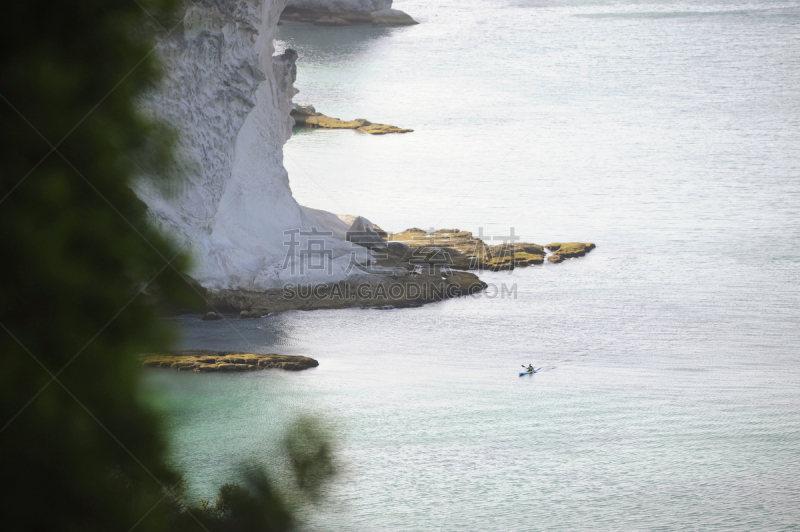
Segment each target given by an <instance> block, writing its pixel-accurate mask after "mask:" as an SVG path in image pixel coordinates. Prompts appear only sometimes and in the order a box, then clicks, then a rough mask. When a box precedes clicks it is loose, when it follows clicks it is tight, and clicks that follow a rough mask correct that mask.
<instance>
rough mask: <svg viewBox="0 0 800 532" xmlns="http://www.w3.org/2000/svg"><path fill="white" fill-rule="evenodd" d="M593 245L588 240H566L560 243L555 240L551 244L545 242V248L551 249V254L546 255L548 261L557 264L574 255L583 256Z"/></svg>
mask: <svg viewBox="0 0 800 532" xmlns="http://www.w3.org/2000/svg"><path fill="white" fill-rule="evenodd" d="M595 247H597V246H595V245H594V244H592V243H590V242H567V243H564V244H562V243H561V242H556V243H553V244H547V245H546V246H545V248H547V250H548V251H552V252H553V254H552V255H550V256H549V257H547V260H548V261H549V262H552V263H554V264H558V263H559V262H563V261H564V260H565V259H573V258H575V257H583V256H584V255H586V254H587V253H589V252H590V251H591V250H593V249H594V248H595Z"/></svg>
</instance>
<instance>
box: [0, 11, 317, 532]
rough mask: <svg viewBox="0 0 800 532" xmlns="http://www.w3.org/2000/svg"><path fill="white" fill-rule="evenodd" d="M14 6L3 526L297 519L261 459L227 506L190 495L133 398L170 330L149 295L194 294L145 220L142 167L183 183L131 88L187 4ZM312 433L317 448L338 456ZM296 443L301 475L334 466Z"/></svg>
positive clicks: (248, 524) (7, 137)
mask: <svg viewBox="0 0 800 532" xmlns="http://www.w3.org/2000/svg"><path fill="white" fill-rule="evenodd" d="M3 8H4V13H3V16H2V17H0V55H1V56H2V61H0V69H2V70H1V71H0V97H1V98H0V99H2V101H0V113H1V114H2V125H0V135H1V136H2V137H1V138H0V149H1V150H2V159H0V161H1V163H0V164H1V166H0V168H2V173H1V174H0V176H1V177H0V249H2V250H3V257H4V260H2V261H0V278H2V283H3V287H2V291H1V292H0V361H1V363H2V369H0V455H1V456H3V458H4V466H3V481H4V483H5V485H6V487H7V489H6V490H4V491H5V494H4V497H3V498H2V499H0V500H1V501H2V502H0V504H2V514H3V529H4V530H10V531H16V530H64V531H70V530H76V531H77V530H80V531H82V532H90V531H95V530H96V531H109V530H130V529H131V528H132V527H136V530H179V529H180V530H190V529H191V530H203V529H206V530H208V531H214V530H231V529H236V530H288V529H289V528H290V526H291V524H292V523H293V520H292V517H291V512H290V510H289V506H288V505H287V503H286V502H284V500H283V499H282V498H281V496H280V495H279V494H278V492H277V491H275V490H274V488H273V487H272V485H271V484H270V483H269V481H268V477H267V476H266V474H264V473H263V471H260V470H258V469H252V468H251V469H248V470H247V473H246V475H245V476H244V477H243V481H242V483H241V484H232V485H227V486H225V487H223V488H222V489H221V491H220V495H219V498H218V499H217V501H216V503H215V504H213V505H210V504H207V505H205V507H202V506H192V505H187V504H186V503H185V501H183V499H182V497H183V495H182V493H183V491H184V490H185V482H184V481H183V480H182V478H181V476H180V474H179V473H177V472H176V471H173V470H171V468H170V467H168V466H167V465H166V462H165V460H166V443H165V442H166V439H165V436H164V434H163V431H162V429H161V427H160V425H159V423H158V420H157V419H156V417H155V416H154V414H153V413H152V412H151V411H150V410H149V408H147V407H146V406H145V405H143V404H142V402H141V401H140V398H139V395H138V389H139V379H140V377H141V375H140V370H138V369H137V368H136V366H135V363H134V361H133V359H132V355H134V354H137V353H143V352H154V351H160V350H164V349H168V348H169V347H170V342H171V339H172V331H171V330H170V329H169V327H168V326H167V325H166V324H165V323H164V322H163V321H160V320H159V319H158V309H157V308H156V307H155V306H154V304H153V303H152V301H151V300H150V299H148V298H147V297H145V295H144V294H146V293H158V294H159V296H160V297H161V298H162V299H163V300H164V301H167V302H168V303H169V304H171V305H180V304H181V302H187V301H189V300H190V299H191V298H192V297H196V296H195V292H194V291H193V290H192V289H191V288H190V285H189V284H188V283H187V282H186V279H185V277H184V275H185V274H184V273H183V272H185V271H186V269H187V268H188V266H189V262H188V257H187V256H186V255H184V254H182V253H181V252H180V250H179V249H178V247H177V246H176V245H175V244H174V243H171V242H170V241H169V240H168V239H166V238H165V237H164V236H163V235H160V234H158V233H157V232H156V231H155V230H154V229H153V228H151V227H150V226H148V224H147V223H146V222H145V220H144V214H145V211H144V208H143V205H142V203H141V202H140V201H139V200H138V199H137V198H136V197H135V195H134V194H133V193H132V191H131V185H132V182H133V180H134V178H135V176H136V175H137V174H139V173H140V172H141V170H142V169H143V168H144V169H147V170H148V172H149V173H150V174H151V177H153V178H160V179H162V180H164V181H165V182H169V180H171V179H175V177H174V176H170V175H169V172H168V171H167V170H166V169H168V168H169V167H170V166H171V165H170V158H171V157H172V149H171V148H172V143H171V138H170V136H169V135H168V134H166V133H165V131H166V130H167V129H166V128H165V127H164V125H162V124H158V123H157V122H154V121H152V120H151V119H148V118H147V117H145V116H144V115H143V114H141V113H140V112H139V111H138V109H137V106H136V101H137V99H138V98H139V97H140V96H141V94H142V93H143V92H144V91H146V90H148V89H151V88H152V87H153V86H154V84H155V83H156V82H157V79H158V64H157V57H156V54H155V53H153V46H154V43H155V42H156V41H157V40H158V39H161V38H166V37H167V36H168V33H169V32H170V30H171V29H172V28H174V27H175V25H176V24H177V23H178V21H179V20H180V19H179V11H180V8H179V6H178V5H177V2H176V1H174V0H138V1H134V0H78V1H75V2H51V1H44V0H29V1H26V2H10V3H8V4H6V5H4V6H3ZM134 161H135V162H134ZM309 434H310V435H311V436H310V440H308V441H310V442H311V443H312V444H313V445H311V447H310V448H311V451H310V452H311V455H314V453H321V454H317V455H314V456H316V457H317V458H319V459H327V458H330V454H329V450H323V451H320V449H319V448H320V447H323V448H326V449H327V447H326V446H327V445H328V444H326V443H325V442H324V441H322V440H314V436H313V434H314V432H313V430H311V432H309ZM314 442H316V443H314ZM315 445H316V446H317V449H316V451H315V450H314V446H315ZM292 453H294V454H297V453H300V455H298V458H296V459H295V460H296V461H297V464H298V470H304V471H307V472H306V473H301V475H302V476H303V478H305V477H306V476H308V474H309V473H308V472H311V471H314V469H315V468H316V473H314V474H313V475H312V476H313V478H314V479H315V480H314V482H319V481H320V480H321V479H322V477H321V476H320V474H322V473H325V472H326V471H327V472H328V473H329V472H331V471H332V470H330V469H326V468H327V467H328V466H325V465H324V464H322V465H308V464H307V463H306V462H307V461H308V460H309V459H310V460H311V461H312V462H313V460H314V456H312V457H311V458H308V457H305V458H304V457H303V456H304V455H302V452H301V451H292V452H290V454H292ZM314 475H316V476H314ZM310 478H311V477H309V479H310ZM303 482H304V483H305V482H306V481H305V480H304V481H303ZM309 482H310V480H309ZM304 487H305V484H304ZM312 492H313V490H310V491H309V493H312ZM194 514H196V515H194Z"/></svg>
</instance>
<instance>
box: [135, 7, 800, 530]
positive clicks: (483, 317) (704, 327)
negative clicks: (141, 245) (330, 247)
mask: <svg viewBox="0 0 800 532" xmlns="http://www.w3.org/2000/svg"><path fill="white" fill-rule="evenodd" d="M448 4H451V5H448ZM395 5H396V6H397V7H399V8H401V9H404V10H406V11H407V12H409V13H411V14H413V15H415V16H416V18H418V19H419V20H420V21H421V22H422V24H420V25H418V26H414V27H409V28H396V29H385V28H372V27H352V28H346V29H342V28H319V27H313V26H305V25H302V24H290V23H287V24H285V25H283V26H281V38H282V39H284V40H285V41H286V42H287V43H288V45H289V46H291V47H293V48H295V49H297V50H298V52H299V54H300V61H299V63H298V66H299V75H298V82H297V86H298V87H299V88H300V90H301V93H300V95H298V97H296V98H295V100H296V101H308V102H311V103H313V104H314V105H315V106H316V107H317V109H318V110H320V111H322V112H325V113H326V114H328V115H332V116H337V117H340V118H355V117H365V118H368V119H370V120H372V121H375V122H386V123H391V124H395V125H399V126H403V127H411V128H413V129H415V132H414V133H412V134H408V135H395V136H384V137H372V136H368V135H364V134H360V133H357V132H352V131H310V132H308V131H305V132H303V131H301V132H298V134H296V135H295V136H294V137H293V138H292V139H291V140H290V142H289V143H288V145H287V147H286V160H285V164H286V167H287V169H288V170H289V174H290V179H291V183H292V187H293V190H294V192H295V195H296V197H298V199H299V200H300V201H301V202H302V203H303V204H306V205H311V206H314V207H318V208H324V209H328V210H331V211H334V212H347V213H360V214H363V215H365V216H367V217H368V218H370V219H372V220H373V221H375V222H376V223H378V224H379V225H381V226H382V227H384V228H385V229H388V230H402V229H405V228H407V227H412V226H418V227H424V228H427V227H431V226H434V227H459V228H462V229H467V230H472V231H476V232H477V231H478V228H480V227H483V228H484V232H485V234H488V235H490V236H491V235H502V234H507V233H508V231H509V228H510V227H514V228H515V231H516V233H517V234H520V235H522V237H523V240H527V241H533V242H538V243H542V244H544V243H548V242H549V241H559V240H589V241H593V242H596V243H597V245H598V248H597V249H596V250H595V251H593V252H592V253H591V254H589V255H588V256H587V257H585V258H582V259H577V260H573V261H568V262H566V263H564V264H561V265H555V266H554V265H544V266H542V267H534V268H527V269H524V270H518V271H516V272H514V273H513V274H508V273H490V274H486V275H484V278H485V280H487V281H488V282H491V283H498V284H499V283H506V284H507V285H514V284H516V286H517V297H516V299H512V298H500V297H496V298H490V297H486V296H483V297H480V298H470V297H468V298H462V299H458V300H452V301H447V302H443V303H440V304H435V305H429V306H426V307H423V308H419V309H403V310H380V311H379V310H359V309H350V310H341V311H315V312H289V313H284V314H281V315H275V316H271V317H269V318H266V319H262V320H253V321H238V320H232V321H230V322H210V323H209V322H200V321H199V320H197V319H196V317H183V318H176V319H175V320H174V321H175V322H176V324H178V325H180V326H181V327H182V329H183V331H184V340H183V344H184V347H193V348H201V347H203V348H210V349H251V350H254V351H260V352H271V351H277V352H282V353H287V354H305V355H309V356H313V357H315V358H317V359H318V360H319V361H320V364H321V365H320V367H319V368H316V369H313V370H310V371H306V372H303V373H299V374H289V373H282V372H277V371H266V372H259V373H253V374H247V375H195V374H181V373H172V372H157V371H153V372H149V373H148V376H149V379H148V380H149V382H150V384H151V385H152V386H151V388H152V389H153V390H157V394H158V396H159V399H158V403H157V404H158V405H159V408H160V409H161V411H162V412H163V416H164V418H165V419H166V421H167V423H168V424H169V425H170V427H171V429H172V433H173V455H174V461H175V462H176V463H178V464H179V465H180V466H181V467H183V468H184V470H185V471H187V474H188V478H189V480H190V482H191V484H192V486H193V492H192V495H193V496H197V497H199V496H204V497H210V496H213V492H214V488H215V486H218V485H219V484H221V483H222V482H225V481H227V480H229V479H230V478H231V477H232V476H233V475H234V474H235V466H236V464H237V462H239V461H241V460H245V459H257V460H262V461H264V462H266V463H268V464H270V465H271V466H274V467H278V466H279V464H276V463H275V459H274V453H273V451H272V450H273V449H274V446H275V444H276V441H277V439H278V438H279V436H280V433H281V430H282V427H283V426H284V425H285V423H286V422H287V421H288V420H290V419H292V418H294V417H295V416H296V415H298V414H299V413H303V412H313V413H317V414H319V415H321V416H323V417H324V419H325V420H326V421H327V422H328V423H330V424H331V425H332V426H334V427H335V428H336V431H337V432H338V434H339V435H340V439H341V442H340V455H341V457H342V460H343V462H344V464H345V470H344V472H343V474H342V476H341V477H340V479H339V481H338V482H337V483H336V484H335V485H334V487H333V488H332V489H331V492H330V493H329V496H330V500H329V503H328V505H327V506H325V507H323V508H322V509H320V510H319V511H317V512H315V513H312V514H310V515H309V517H308V520H309V521H308V523H307V525H308V528H309V529H312V530H465V529H466V530H474V529H486V530H581V529H598V530H676V529H681V530H683V529H694V530H794V529H798V528H800V510H799V509H800V488H798V486H797V478H798V477H799V476H800V327H798V326H797V324H798V321H799V320H800V309H799V308H798V301H800V163H798V161H800V157H799V156H800V127H799V126H800V68H798V67H800V54H799V53H798V52H800V3H798V2H683V3H665V2H655V1H654V2H623V1H619V2H569V3H568V2H557V3H556V2H527V1H517V2H505V1H503V2H501V1H494V0H492V1H487V0H484V1H481V2H478V1H473V0H466V1H462V2H457V3H456V2H429V3H428V2H425V1H416V0H414V1H411V0H407V1H398V2H395ZM528 362H532V363H534V364H536V365H541V366H544V368H545V369H544V370H543V371H542V372H541V373H539V374H537V375H535V376H533V377H525V378H519V377H518V376H517V373H516V372H517V369H518V368H519V366H520V364H523V363H524V364H527V363H528Z"/></svg>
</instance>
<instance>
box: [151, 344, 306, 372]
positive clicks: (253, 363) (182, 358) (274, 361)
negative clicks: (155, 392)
mask: <svg viewBox="0 0 800 532" xmlns="http://www.w3.org/2000/svg"><path fill="white" fill-rule="evenodd" d="M139 361H140V362H141V364H142V367H144V368H171V369H177V370H179V371H197V372H201V373H207V372H232V371H257V370H261V369H270V368H278V369H285V370H288V371H301V370H304V369H308V368H315V367H317V366H319V362H317V361H316V360H314V359H313V358H309V357H303V356H288V355H276V354H269V355H257V354H254V353H242V352H239V351H211V350H208V349H191V350H186V351H169V352H167V353H154V354H149V355H142V356H140V357H139Z"/></svg>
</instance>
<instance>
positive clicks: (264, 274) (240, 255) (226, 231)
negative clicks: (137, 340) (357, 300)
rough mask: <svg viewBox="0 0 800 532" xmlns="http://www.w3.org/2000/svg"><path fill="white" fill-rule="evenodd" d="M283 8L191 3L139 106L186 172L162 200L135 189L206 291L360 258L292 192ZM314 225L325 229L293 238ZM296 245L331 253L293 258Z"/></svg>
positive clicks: (270, 285) (326, 277)
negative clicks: (163, 126) (162, 71)
mask: <svg viewBox="0 0 800 532" xmlns="http://www.w3.org/2000/svg"><path fill="white" fill-rule="evenodd" d="M284 6H285V0H195V1H192V2H189V3H188V4H187V8H186V10H185V14H184V16H183V24H182V26H181V27H178V28H176V29H175V30H174V32H173V34H172V36H173V38H171V39H168V40H167V41H165V42H164V43H163V44H161V45H160V48H159V53H160V55H161V56H162V58H163V60H164V64H165V68H166V72H167V75H166V79H165V80H164V82H163V85H162V86H161V87H160V88H159V89H158V90H156V91H154V92H153V93H152V94H151V95H150V96H149V97H148V98H147V99H146V101H145V102H144V103H143V106H144V108H145V109H146V110H148V111H149V112H150V113H152V114H153V115H155V116H157V117H161V118H163V119H166V121H168V122H169V123H171V124H172V125H173V126H174V127H175V128H176V129H177V131H178V133H179V135H180V149H179V152H180V156H181V159H182V166H181V168H180V173H181V174H182V176H183V178H184V179H183V181H182V182H181V184H180V186H179V187H178V189H177V190H175V191H172V193H171V194H166V195H165V193H164V192H163V191H162V190H160V189H159V188H158V187H157V186H155V185H153V184H152V183H151V182H150V181H148V180H147V179H146V178H145V179H143V180H142V182H141V184H140V186H139V187H138V188H137V194H138V195H139V196H140V197H141V198H142V200H143V201H145V203H147V205H148V207H149V209H150V212H151V213H152V216H153V219H154V220H155V221H156V223H158V224H159V225H161V226H162V227H164V228H165V229H166V230H167V231H169V232H170V233H171V234H173V235H175V238H176V239H177V240H178V241H179V242H180V243H181V244H183V245H185V246H186V248H187V249H189V250H191V253H192V255H193V257H194V259H195V269H194V271H193V272H192V275H193V277H194V278H195V279H197V280H198V281H199V282H200V283H201V284H202V285H203V286H205V287H207V288H211V289H217V290H219V289H247V290H268V289H276V288H280V287H281V286H282V285H283V283H286V282H293V283H298V282H314V283H323V282H336V281H339V280H343V279H345V278H348V277H349V276H352V275H353V269H352V265H351V253H352V252H357V253H359V254H360V255H359V256H357V259H358V260H359V261H360V262H362V261H364V260H365V259H366V257H365V253H367V252H366V250H365V248H363V247H359V246H353V245H352V244H351V243H350V242H347V241H345V238H344V237H345V235H344V233H345V231H346V230H347V228H348V226H347V225H346V224H345V223H344V222H342V221H341V220H340V219H339V218H338V217H336V216H335V215H333V214H331V213H326V212H323V211H317V210H313V209H307V208H305V207H302V206H300V205H298V203H297V202H296V201H295V199H294V198H293V197H292V191H291V189H290V187H289V179H288V175H287V172H286V169H285V168H284V166H283V145H284V143H285V142H286V141H287V140H288V139H289V137H290V136H291V131H292V124H293V120H292V118H290V116H289V112H290V110H291V105H292V102H291V99H292V96H294V94H295V93H296V92H297V91H296V90H295V89H294V86H293V82H294V80H295V74H296V69H295V65H294V61H295V59H296V54H295V53H294V52H293V51H291V50H287V51H286V52H284V53H283V54H282V55H273V54H274V45H273V40H274V38H275V36H276V33H277V23H278V18H279V16H280V14H281V12H282V11H283V9H284ZM313 231H318V232H322V233H327V234H322V235H313V236H308V235H306V236H304V235H302V233H312V232H313ZM309 240H311V241H312V242H309ZM293 241H294V242H297V245H294V244H292V242H293ZM305 249H315V250H316V249H320V250H322V252H323V253H322V254H319V257H317V258H320V259H321V258H322V257H323V256H326V257H327V258H330V259H331V260H330V261H327V260H325V261H324V266H321V267H318V266H317V263H319V262H323V261H322V260H315V258H314V257H312V259H311V263H310V264H309V263H307V262H302V261H300V257H299V256H298V252H299V251H302V250H305ZM287 251H292V252H293V253H290V254H289V257H288V258H287ZM356 273H357V272H356Z"/></svg>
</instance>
